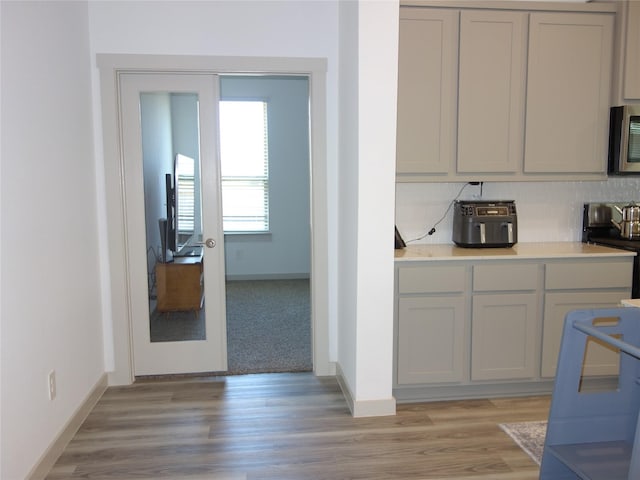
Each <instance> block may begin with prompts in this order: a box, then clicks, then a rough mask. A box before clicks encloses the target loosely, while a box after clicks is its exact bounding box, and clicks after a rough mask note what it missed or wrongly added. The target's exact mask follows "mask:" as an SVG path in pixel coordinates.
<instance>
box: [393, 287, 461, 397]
mask: <svg viewBox="0 0 640 480" xmlns="http://www.w3.org/2000/svg"><path fill="white" fill-rule="evenodd" d="M464 312H465V301H464V297H463V296H461V295H458V296H452V297H408V298H400V300H399V305H398V351H397V359H398V365H397V368H398V374H397V375H398V384H404V385H406V384H413V383H429V382H432V383H433V382H459V381H461V380H462V379H463V375H464V366H463V365H464V349H465V347H464V345H465V335H464V319H465V313H464Z"/></svg>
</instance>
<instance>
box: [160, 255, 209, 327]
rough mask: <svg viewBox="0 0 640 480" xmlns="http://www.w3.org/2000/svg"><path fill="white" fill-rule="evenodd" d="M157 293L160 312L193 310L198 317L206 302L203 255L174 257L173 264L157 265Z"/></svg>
mask: <svg viewBox="0 0 640 480" xmlns="http://www.w3.org/2000/svg"><path fill="white" fill-rule="evenodd" d="M156 291H157V295H158V304H157V307H156V308H157V310H158V312H161V313H166V312H178V311H191V310H193V311H194V312H195V313H196V315H197V314H198V312H199V311H200V309H201V308H202V305H203V302H204V288H203V279H202V253H201V254H200V255H198V256H188V257H174V259H173V262H171V263H157V264H156Z"/></svg>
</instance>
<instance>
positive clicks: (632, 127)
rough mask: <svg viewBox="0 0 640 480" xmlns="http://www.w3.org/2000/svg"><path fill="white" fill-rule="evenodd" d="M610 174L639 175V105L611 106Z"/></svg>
mask: <svg viewBox="0 0 640 480" xmlns="http://www.w3.org/2000/svg"><path fill="white" fill-rule="evenodd" d="M608 171H609V174H610V175H640V105H624V106H620V107H611V114H610V123H609V167H608Z"/></svg>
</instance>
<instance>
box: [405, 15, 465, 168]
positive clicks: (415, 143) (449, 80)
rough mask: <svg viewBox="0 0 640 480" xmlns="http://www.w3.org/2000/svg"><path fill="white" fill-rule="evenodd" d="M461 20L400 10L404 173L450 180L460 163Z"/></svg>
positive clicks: (456, 17)
mask: <svg viewBox="0 0 640 480" xmlns="http://www.w3.org/2000/svg"><path fill="white" fill-rule="evenodd" d="M458 15H459V12H457V11H455V10H444V9H413V8H402V9H400V39H399V42H400V48H399V52H398V69H399V76H398V130H397V155H396V169H397V171H398V173H408V174H415V173H419V174H446V173H447V172H449V170H450V168H451V165H452V163H453V159H454V158H455V140H456V139H455V122H456V102H455V99H456V90H457V79H458V63H457V54H458Z"/></svg>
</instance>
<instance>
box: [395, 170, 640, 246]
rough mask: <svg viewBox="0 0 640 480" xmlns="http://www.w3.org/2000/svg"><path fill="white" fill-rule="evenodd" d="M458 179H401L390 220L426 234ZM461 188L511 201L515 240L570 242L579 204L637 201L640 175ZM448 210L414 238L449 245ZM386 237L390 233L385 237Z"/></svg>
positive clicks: (578, 230) (410, 233) (466, 194)
mask: <svg viewBox="0 0 640 480" xmlns="http://www.w3.org/2000/svg"><path fill="white" fill-rule="evenodd" d="M463 186H464V183H415V184H409V183H401V184H398V185H397V187H396V224H397V226H398V230H399V231H400V233H401V235H402V236H403V238H404V239H405V241H407V240H412V239H416V238H419V237H421V236H423V235H424V234H425V233H427V232H428V231H429V230H430V229H431V227H432V226H433V224H434V223H436V222H437V221H438V220H439V219H440V218H441V217H442V216H443V215H445V212H446V210H447V208H448V207H449V205H450V203H451V201H452V200H453V199H454V198H455V197H456V195H457V194H458V192H459V191H460V189H461V188H462V187H463ZM479 195H480V187H479V186H478V187H476V186H471V185H469V186H467V187H466V188H465V189H464V190H463V192H462V195H461V196H460V199H461V200H476V199H480V198H482V199H484V200H515V201H516V209H517V211H518V241H519V242H573V241H580V238H581V237H580V236H581V234H582V206H583V204H584V203H588V202H600V201H603V202H606V201H609V202H629V201H635V202H638V203H640V178H638V177H635V178H622V177H611V178H610V179H609V180H607V181H600V182H528V183H527V182H525V183H520V182H519V183H514V182H506V183H499V182H488V183H487V182H485V184H484V185H483V187H482V197H480V196H479ZM452 222H453V213H452V210H449V212H448V213H447V214H446V216H445V218H444V219H443V221H442V223H440V224H439V225H438V226H437V227H436V232H435V233H434V234H433V235H432V236H426V237H425V238H424V239H422V240H419V241H417V242H415V243H416V244H420V243H452V241H451V233H452V228H453V227H452ZM389 238H391V237H389Z"/></svg>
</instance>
